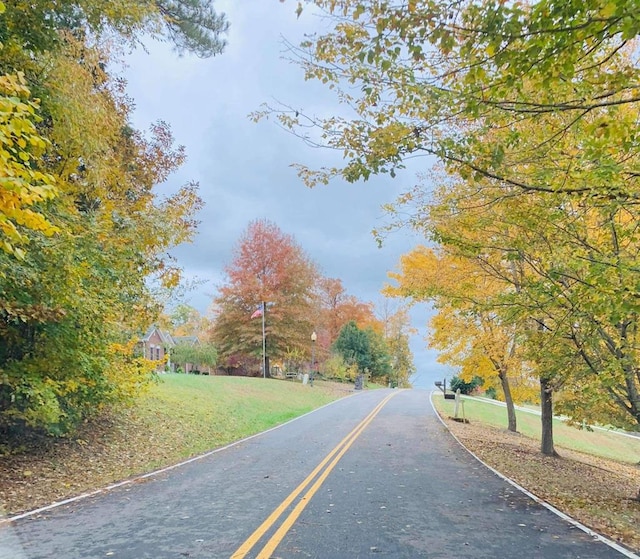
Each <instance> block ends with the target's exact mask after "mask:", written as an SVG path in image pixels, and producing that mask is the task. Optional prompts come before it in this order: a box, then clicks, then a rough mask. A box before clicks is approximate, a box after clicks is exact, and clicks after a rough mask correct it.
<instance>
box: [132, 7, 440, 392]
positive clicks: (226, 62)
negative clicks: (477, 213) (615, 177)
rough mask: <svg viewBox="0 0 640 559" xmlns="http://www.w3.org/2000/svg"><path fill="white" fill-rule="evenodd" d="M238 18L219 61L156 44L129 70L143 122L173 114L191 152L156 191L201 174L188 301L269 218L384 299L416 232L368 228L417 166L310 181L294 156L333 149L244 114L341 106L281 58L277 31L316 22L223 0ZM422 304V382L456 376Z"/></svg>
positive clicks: (334, 273)
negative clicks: (445, 363)
mask: <svg viewBox="0 0 640 559" xmlns="http://www.w3.org/2000/svg"><path fill="white" fill-rule="evenodd" d="M216 7H217V8H218V9H219V10H221V11H225V12H227V14H228V16H229V19H230V21H231V31H230V36H229V46H228V48H227V51H226V52H225V53H224V54H223V55H221V56H219V57H216V58H214V59H210V60H200V59H197V58H194V57H189V56H186V57H182V58H179V57H177V56H176V55H175V54H174V53H172V52H171V50H170V48H169V46H168V45H166V44H158V43H150V44H148V45H146V46H147V48H148V51H149V54H147V53H145V52H143V51H142V50H139V51H136V52H134V53H132V54H131V55H130V56H129V57H128V59H127V62H128V65H129V68H128V69H127V70H126V71H125V78H126V79H127V81H128V84H129V85H128V91H129V93H130V95H131V96H132V97H133V99H134V101H135V103H136V110H135V112H134V114H133V121H134V124H135V125H136V126H137V127H138V128H147V127H148V125H149V124H150V123H151V122H154V121H155V120H158V119H162V120H165V121H167V122H168V123H169V124H170V125H171V127H172V130H173V132H174V135H175V137H176V141H177V143H179V144H183V145H185V147H186V149H187V156H188V159H187V162H186V164H185V165H184V166H183V167H182V168H181V169H180V171H179V172H177V173H176V174H175V175H173V176H172V177H171V178H170V180H169V181H167V183H166V184H165V185H162V186H161V191H166V192H171V191H172V190H175V189H176V188H177V187H178V186H179V185H180V184H183V183H185V182H187V181H189V180H195V181H198V182H199V184H200V194H201V196H202V198H203V199H204V200H205V202H206V207H205V208H204V210H203V211H202V212H201V214H200V215H199V219H200V220H201V224H200V227H199V233H198V235H197V237H196V239H195V240H194V242H193V243H192V244H189V245H184V246H181V247H178V248H177V249H176V250H175V251H174V255H175V257H176V259H177V261H178V263H179V264H180V265H181V266H182V267H183V268H184V270H185V274H186V276H187V277H188V278H194V277H199V278H201V279H204V280H207V283H206V284H204V285H201V286H200V287H199V288H198V290H197V291H196V292H195V293H193V294H192V295H191V297H190V303H191V304H192V305H194V306H196V307H197V308H198V309H199V310H200V311H201V312H205V311H206V310H207V308H208V306H209V304H210V301H211V297H212V296H213V295H214V294H215V288H216V286H217V285H220V284H221V282H222V281H223V280H224V273H223V269H224V266H225V265H226V264H228V263H229V261H230V259H231V254H232V249H233V247H234V245H235V244H236V242H237V240H238V238H239V237H240V235H241V234H242V232H243V231H244V230H245V229H246V227H247V225H248V223H249V222H250V221H252V220H255V219H259V218H268V219H270V220H271V221H273V222H274V223H276V224H277V225H278V226H279V227H280V228H281V229H282V230H283V231H284V232H286V233H289V234H291V235H293V236H294V237H295V238H296V240H297V242H298V243H299V244H300V246H302V247H303V249H304V250H305V251H306V252H307V254H308V255H309V256H310V257H311V259H312V260H314V261H315V262H316V263H317V264H318V265H319V267H320V269H321V271H322V272H323V274H324V275H326V276H329V277H336V278H340V279H341V280H342V281H343V284H344V285H345V288H346V289H347V290H348V291H349V292H350V293H352V294H354V295H356V296H357V297H359V298H360V299H362V300H365V301H374V302H376V301H379V300H380V299H381V296H380V289H381V288H382V287H383V285H384V283H385V282H386V281H387V272H388V271H390V270H392V269H394V268H395V267H396V265H397V262H398V260H399V258H400V256H401V254H403V253H405V252H407V251H409V250H411V249H412V248H413V247H414V246H415V245H416V244H418V243H419V242H420V239H419V238H418V237H417V236H415V235H413V234H411V233H410V232H404V233H401V232H398V233H396V234H394V235H392V236H391V237H390V238H389V239H388V240H387V241H386V242H385V244H384V245H383V247H382V248H378V247H377V245H376V242H375V240H374V238H373V236H372V234H371V230H372V229H373V228H376V227H380V226H381V225H382V224H383V223H384V216H383V212H382V210H381V205H382V204H383V203H386V202H391V201H393V200H394V199H395V197H396V196H397V195H398V194H399V193H401V192H403V191H404V190H406V189H408V188H409V187H410V186H411V185H412V184H413V183H414V182H415V180H416V179H415V172H416V171H417V170H419V167H418V166H417V165H416V166H415V167H416V168H415V169H412V171H411V172H409V171H407V172H405V173H401V174H400V176H399V177H398V178H396V179H395V180H392V179H390V178H388V177H382V178H376V179H375V180H372V181H370V182H367V183H359V184H347V183H344V182H341V181H335V182H333V183H331V184H330V185H328V186H318V187H316V188H314V189H312V190H311V189H308V188H306V187H305V186H304V185H303V184H302V183H301V182H300V180H299V179H298V177H297V176H296V172H295V170H294V169H293V168H292V167H291V164H292V163H296V162H297V163H304V164H307V165H309V166H310V167H313V168H319V167H322V166H329V165H332V164H335V163H336V162H339V160H338V159H336V157H337V155H336V153H334V152H331V151H329V150H321V149H312V148H309V147H307V146H305V145H304V144H303V142H301V141H300V140H299V139H297V138H295V137H293V136H291V135H289V134H287V133H285V132H284V131H282V130H281V129H279V128H278V127H277V126H276V125H275V124H274V123H273V122H271V121H267V122H261V123H259V124H255V123H253V122H252V121H250V119H249V118H248V114H249V113H250V112H251V111H254V110H256V109H258V108H259V106H260V104H261V103H263V102H265V101H270V100H272V99H278V100H281V101H283V102H288V103H290V104H292V105H295V106H296V107H300V108H303V107H304V108H306V109H307V110H308V109H310V110H312V111H313V112H315V113H317V114H325V115H329V114H332V112H333V111H339V110H342V109H340V108H339V107H337V106H336V102H335V100H334V99H333V98H332V97H331V96H330V94H329V93H328V92H327V91H326V90H325V89H324V88H323V87H322V86H319V85H318V84H311V83H305V82H304V80H303V76H302V72H301V70H300V69H299V68H296V67H295V66H294V65H292V64H291V63H289V62H287V61H286V60H283V59H282V50H283V46H282V43H281V36H282V35H284V36H286V37H287V38H288V39H289V40H291V42H293V43H296V42H298V41H299V40H300V39H301V37H302V35H303V33H305V32H309V31H311V30H312V28H313V26H314V25H317V24H318V19H317V18H315V17H313V16H311V15H310V14H307V16H309V17H306V16H305V15H304V14H303V17H302V18H301V19H300V21H298V20H296V17H295V14H294V13H293V10H294V6H293V3H291V2H285V3H279V2H264V1H263V0H253V1H243V2H234V1H231V0H229V1H225V2H222V1H218V2H216ZM422 307H423V308H422V309H420V307H419V306H417V307H415V309H414V310H413V311H412V314H411V316H412V320H413V324H414V326H415V327H416V328H418V329H419V334H417V335H416V336H414V338H413V339H412V342H411V343H412V350H413V352H414V355H415V358H416V365H417V366H418V368H419V372H420V380H419V381H418V383H419V384H420V385H422V386H432V380H433V379H435V378H436V377H437V378H441V377H442V376H443V374H447V373H448V374H449V376H450V372H449V371H448V370H447V369H444V368H443V367H442V366H440V365H437V364H436V363H435V356H434V354H433V353H432V352H430V351H427V350H426V349H425V342H424V339H423V338H424V335H425V331H426V322H427V319H428V315H429V311H428V308H427V307H426V306H422Z"/></svg>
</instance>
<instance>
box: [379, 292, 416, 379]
mask: <svg viewBox="0 0 640 559" xmlns="http://www.w3.org/2000/svg"><path fill="white" fill-rule="evenodd" d="M378 316H379V320H380V322H381V324H382V336H383V338H384V340H385V342H386V344H387V348H388V351H389V358H390V366H391V373H390V377H389V378H390V382H392V383H393V384H394V385H395V386H399V387H401V388H408V387H410V386H411V377H412V376H413V375H414V374H415V372H416V366H415V363H414V360H413V353H412V351H411V348H410V346H409V339H410V336H411V335H413V334H415V333H416V329H415V328H414V327H413V326H411V319H410V317H409V309H408V308H407V307H406V306H400V307H399V308H396V309H395V310H394V309H392V308H391V307H390V305H389V300H388V299H385V300H384V301H383V304H382V307H381V308H379V309H378Z"/></svg>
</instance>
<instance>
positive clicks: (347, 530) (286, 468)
mask: <svg viewBox="0 0 640 559" xmlns="http://www.w3.org/2000/svg"><path fill="white" fill-rule="evenodd" d="M310 389H312V388H310ZM387 398H390V399H388V400H387ZM260 527H261V528H260ZM256 530H257V532H256ZM106 557H113V558H115V559H146V558H153V559H183V558H189V559H205V558H206V559H218V558H231V557H234V559H242V558H244V557H247V558H263V559H266V558H274V559H275V558H278V559H289V558H305V559H306V558H318V559H332V558H335V559H358V558H373V559H378V558H380V559H382V558H384V557H389V558H406V559H416V558H423V557H424V558H434V559H435V558H455V559H457V558H474V559H482V558H514V557H515V558H517V557H522V558H544V559H561V558H562V559H564V558H567V559H569V558H571V559H578V558H580V559H588V558H593V559H596V558H597V559H609V558H621V557H623V555H622V554H621V553H619V552H618V551H616V550H615V549H612V548H610V547H608V546H607V545H606V544H604V543H602V542H600V541H597V540H595V539H594V538H592V537H590V536H588V535H587V534H585V533H584V532H583V531H581V530H579V529H578V528H576V527H574V526H573V525H571V524H570V523H569V522H567V521H565V520H562V519H561V518H559V517H558V516H556V515H554V514H553V513H552V512H550V511H549V510H547V509H546V508H544V507H542V506H541V505H539V504H537V503H536V502H534V501H532V500H531V499H529V498H528V497H526V496H525V495H523V494H522V493H520V492H519V491H517V490H516V489H515V488H513V487H512V486H511V485H509V484H508V483H506V482H505V481H503V480H501V479H500V478H498V477H497V476H496V475H494V474H493V473H491V472H490V471H489V470H487V469H486V468H485V467H484V466H482V465H481V464H480V463H478V462H477V461H476V460H475V459H474V458H473V457H472V456H470V455H469V454H468V453H467V452H466V451H465V450H464V449H462V448H461V447H460V446H459V445H458V443H457V442H455V440H454V439H453V438H452V437H451V436H450V435H449V434H448V432H447V431H446V429H445V428H444V426H443V425H442V424H441V423H440V422H439V420H438V419H437V417H436V416H435V414H434V413H433V411H432V409H431V406H430V403H429V394H428V392H426V391H421V390H408V391H398V390H396V391H394V390H377V391H370V392H369V391H367V392H363V393H360V394H357V395H355V396H352V397H349V398H345V399H343V400H340V401H338V402H335V403H333V404H331V405H329V406H326V407H324V408H322V409H320V410H317V411H316V412H314V413H311V414H308V415H306V416H304V417H302V418H300V419H298V420H296V421H293V422H291V423H288V424H287V425H285V426H283V427H281V428H278V429H275V430H272V431H270V432H267V433H265V434H262V435H260V436H258V437H255V438H252V439H249V440H247V441H244V442H241V443H240V444H238V445H235V446H232V447H230V448H227V449H225V450H223V451H221V452H218V453H215V454H213V455H211V456H208V457H206V458H203V459H202V460H198V461H196V462H192V463H190V464H187V465H184V466H181V467H179V468H176V469H174V470H171V471H169V472H165V473H161V474H159V475H157V476H154V477H151V478H147V479H146V480H145V481H140V482H138V483H133V484H130V485H128V486H124V487H121V488H118V489H114V490H112V491H110V492H108V493H105V494H101V495H98V496H95V497H90V498H86V499H82V500H79V501H76V502H73V503H70V504H68V505H65V506H61V507H57V508H55V509H52V510H50V511H47V512H45V513H41V514H39V515H36V516H32V517H28V518H24V519H22V520H18V521H15V522H13V523H11V524H5V525H3V526H0V559H45V558H46V559H49V558H56V559H88V558H91V559H93V558H95V559H99V558H106Z"/></svg>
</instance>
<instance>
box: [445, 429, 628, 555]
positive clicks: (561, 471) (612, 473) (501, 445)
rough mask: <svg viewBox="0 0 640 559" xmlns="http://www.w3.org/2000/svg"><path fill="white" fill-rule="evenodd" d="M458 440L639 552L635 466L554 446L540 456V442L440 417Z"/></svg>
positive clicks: (566, 510) (556, 504) (559, 506)
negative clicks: (549, 454)
mask: <svg viewBox="0 0 640 559" xmlns="http://www.w3.org/2000/svg"><path fill="white" fill-rule="evenodd" d="M445 422H446V424H447V426H448V428H449V429H450V430H451V432H452V433H453V434H454V435H455V436H456V437H457V438H458V439H459V440H460V442H462V444H463V445H464V446H465V447H467V448H468V449H469V450H471V451H472V452H473V453H474V454H476V455H477V456H478V457H479V458H480V459H482V460H483V461H484V462H486V463H487V464H488V465H489V466H491V467H492V468H494V469H495V470H497V471H499V472H500V473H502V474H503V475H505V476H507V477H508V478H510V479H512V480H514V481H515V482H516V483H518V484H519V485H521V486H522V487H524V488H525V489H527V490H528V491H530V492H531V493H533V494H534V495H536V496H537V497H539V498H541V499H543V500H545V501H547V502H548V503H550V504H552V505H553V506H554V507H556V508H557V509H559V510H561V511H562V512H564V513H566V514H568V515H569V516H571V517H572V518H574V519H576V520H578V521H579V522H581V523H582V524H584V525H585V526H588V527H589V528H591V529H592V530H595V531H596V532H598V533H600V534H603V535H605V536H607V537H609V538H610V539H612V540H614V541H617V542H619V543H622V544H624V545H626V546H627V547H629V548H631V549H634V550H635V551H638V550H640V502H639V501H637V500H634V497H637V496H638V490H639V489H640V467H638V466H634V465H631V464H623V463H620V462H615V461H613V460H606V459H603V458H598V457H594V456H591V455H588V454H582V453H579V452H575V451H571V450H567V449H563V448H556V450H557V452H558V454H559V455H560V456H559V457H558V458H552V457H547V456H543V455H542V454H541V453H540V447H539V445H540V443H539V442H538V441H536V440H534V439H530V438H528V437H524V436H522V435H520V434H518V433H511V432H509V431H507V430H502V429H497V428H495V427H489V426H486V425H482V424H480V423H476V422H474V423H471V424H464V423H458V422H455V421H452V420H450V419H447V418H445Z"/></svg>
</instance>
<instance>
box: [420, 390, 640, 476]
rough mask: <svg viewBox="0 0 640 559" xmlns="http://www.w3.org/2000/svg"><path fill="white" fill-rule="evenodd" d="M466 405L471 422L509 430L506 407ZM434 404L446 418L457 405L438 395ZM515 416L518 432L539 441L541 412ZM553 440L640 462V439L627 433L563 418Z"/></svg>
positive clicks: (471, 402) (555, 422)
mask: <svg viewBox="0 0 640 559" xmlns="http://www.w3.org/2000/svg"><path fill="white" fill-rule="evenodd" d="M436 398H437V400H436ZM463 402H464V414H465V417H466V418H467V419H469V420H470V421H478V422H480V423H485V424H487V425H491V426H493V427H498V428H502V429H506V427H507V411H506V409H505V408H504V407H502V406H496V405H493V404H492V403H491V402H486V401H483V400H478V399H476V398H472V397H464V398H463ZM432 404H433V405H435V406H436V408H437V409H439V410H442V412H443V413H444V414H445V415H448V416H452V415H453V409H454V404H453V401H452V400H445V399H443V398H441V397H439V395H438V393H434V396H433V398H432ZM516 417H517V421H518V432H520V433H521V434H522V435H524V436H526V437H530V438H533V439H537V440H540V430H541V427H540V415H539V413H538V414H536V412H535V410H532V411H531V412H528V411H525V410H523V409H516ZM553 439H554V444H555V445H556V446H558V447H561V448H567V449H569V450H576V451H578V452H583V453H586V454H591V455H593V456H600V457H602V458H607V459H609V460H616V461H618V462H624V463H628V464H637V463H638V462H640V438H636V437H630V436H624V434H621V433H616V432H615V431H603V430H600V429H598V430H593V431H589V430H587V429H579V428H577V427H572V426H571V425H568V424H567V423H565V422H564V421H562V420H561V419H554V420H553Z"/></svg>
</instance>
